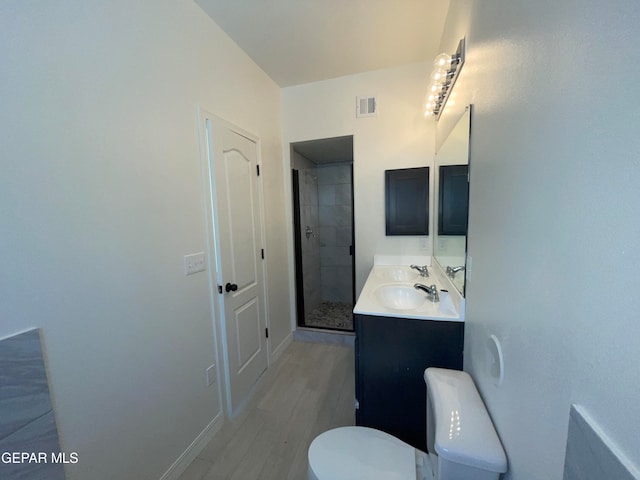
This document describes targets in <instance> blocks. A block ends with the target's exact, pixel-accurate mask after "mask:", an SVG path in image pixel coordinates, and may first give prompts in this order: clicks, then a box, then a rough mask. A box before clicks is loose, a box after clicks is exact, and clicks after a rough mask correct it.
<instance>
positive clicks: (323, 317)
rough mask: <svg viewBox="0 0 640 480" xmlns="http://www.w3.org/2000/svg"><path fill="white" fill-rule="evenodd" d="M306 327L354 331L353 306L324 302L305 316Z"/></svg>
mask: <svg viewBox="0 0 640 480" xmlns="http://www.w3.org/2000/svg"><path fill="white" fill-rule="evenodd" d="M304 325H305V327H322V328H333V329H337V330H353V305H351V304H349V303H340V302H322V303H321V304H320V306H319V307H318V308H316V309H315V310H313V311H312V312H310V313H307V314H306V315H305V322H304Z"/></svg>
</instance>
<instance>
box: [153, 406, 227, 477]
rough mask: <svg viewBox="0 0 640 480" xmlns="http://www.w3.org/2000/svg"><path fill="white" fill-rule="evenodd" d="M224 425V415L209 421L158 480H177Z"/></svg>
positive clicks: (220, 414) (221, 414)
mask: <svg viewBox="0 0 640 480" xmlns="http://www.w3.org/2000/svg"><path fill="white" fill-rule="evenodd" d="M223 424H224V415H223V413H222V412H220V413H219V414H218V415H216V417H215V418H214V419H213V420H212V421H211V423H210V424H209V425H207V426H206V427H205V429H204V430H202V432H200V434H199V435H198V436H197V437H196V438H195V440H194V441H193V442H191V445H189V446H188V447H187V449H186V450H185V451H184V452H182V455H180V456H179V457H178V459H177V460H176V461H175V462H173V465H171V466H170V467H169V469H168V470H167V471H166V472H165V473H164V475H162V477H160V480H178V478H180V475H182V474H183V473H184V471H185V470H186V469H187V468H188V467H189V465H191V462H193V461H194V460H195V458H196V457H197V456H198V455H199V454H200V452H202V450H204V447H206V446H207V444H208V443H209V442H210V441H211V439H212V438H213V436H214V435H215V434H216V433H217V432H218V431H219V430H220V429H221V428H222V425H223Z"/></svg>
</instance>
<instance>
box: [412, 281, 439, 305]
mask: <svg viewBox="0 0 640 480" xmlns="http://www.w3.org/2000/svg"><path fill="white" fill-rule="evenodd" d="M413 288H415V289H416V290H422V291H423V292H425V293H426V294H427V298H428V299H429V300H431V301H432V302H433V303H435V302H439V301H440V297H438V287H436V286H435V285H431V286H430V287H427V286H426V285H423V284H421V283H416V284H415V285H414V286H413Z"/></svg>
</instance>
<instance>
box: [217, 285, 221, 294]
mask: <svg viewBox="0 0 640 480" xmlns="http://www.w3.org/2000/svg"><path fill="white" fill-rule="evenodd" d="M218 293H222V285H218Z"/></svg>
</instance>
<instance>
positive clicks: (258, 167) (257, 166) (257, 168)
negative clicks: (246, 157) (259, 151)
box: [256, 165, 260, 176]
mask: <svg viewBox="0 0 640 480" xmlns="http://www.w3.org/2000/svg"><path fill="white" fill-rule="evenodd" d="M256 170H257V171H258V176H260V165H256Z"/></svg>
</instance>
